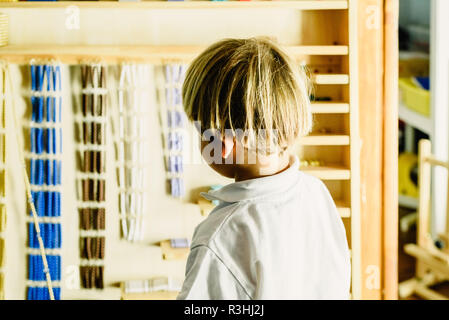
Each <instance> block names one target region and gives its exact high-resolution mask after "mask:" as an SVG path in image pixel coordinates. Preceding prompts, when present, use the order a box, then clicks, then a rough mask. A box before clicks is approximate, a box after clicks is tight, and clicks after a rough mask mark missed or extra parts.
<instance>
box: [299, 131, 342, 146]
mask: <svg viewBox="0 0 449 320" xmlns="http://www.w3.org/2000/svg"><path fill="white" fill-rule="evenodd" d="M300 144H301V145H302V146H348V145H349V144H350V136H349V135H345V134H323V135H320V134H311V135H308V136H305V137H302V138H301V139H300Z"/></svg>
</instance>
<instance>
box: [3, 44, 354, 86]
mask: <svg viewBox="0 0 449 320" xmlns="http://www.w3.org/2000/svg"><path fill="white" fill-rule="evenodd" d="M205 48H206V47H205V46H165V45H164V46H158V45H70V44H28V45H8V46H5V47H0V59H1V60H4V61H7V62H10V63H19V64H21V63H29V62H30V60H31V59H35V60H57V61H60V62H62V63H66V64H79V63H82V62H84V61H92V60H94V61H99V62H100V61H101V62H102V63H112V64H116V63H121V62H129V61H132V62H140V63H163V62H170V61H181V62H190V61H191V60H192V59H194V58H195V56H197V55H198V54H199V53H201V51H203V50H204V49H205ZM286 50H287V51H288V52H289V53H290V54H291V55H292V56H293V57H295V58H297V59H301V57H302V56H304V55H347V54H348V46H344V45H342V46H340V45H338V46H333V45H331V46H286ZM315 78H316V79H317V80H318V81H320V82H323V83H335V82H337V83H339V82H345V81H347V76H345V75H316V77H315Z"/></svg>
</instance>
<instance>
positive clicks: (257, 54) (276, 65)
mask: <svg viewBox="0 0 449 320" xmlns="http://www.w3.org/2000/svg"><path fill="white" fill-rule="evenodd" d="M182 98H183V104H184V108H185V111H186V114H187V116H188V117H189V119H190V120H192V121H196V122H199V124H200V125H201V128H202V129H218V130H219V131H220V132H221V133H222V134H223V135H224V134H225V130H226V129H231V130H233V132H235V130H237V129H241V130H243V131H244V132H246V133H248V132H249V136H250V137H252V136H253V135H254V136H257V134H258V132H260V131H261V130H262V131H264V132H268V134H272V133H273V132H274V133H275V136H276V137H272V136H270V141H273V142H274V144H275V146H276V147H277V148H280V149H281V150H285V149H286V148H287V147H288V146H290V145H291V144H292V143H293V142H294V140H295V139H296V138H297V137H298V136H301V135H306V134H307V133H308V132H309V131H310V130H311V126H312V116H311V111H310V100H309V83H308V78H307V76H306V74H305V72H304V70H303V69H302V68H301V67H300V66H299V65H298V64H296V62H295V61H293V60H292V59H291V58H290V57H289V56H288V54H287V53H286V52H285V51H284V50H283V49H281V48H280V46H278V45H277V44H275V43H274V42H273V41H271V40H269V39H266V38H249V39H224V40H221V41H219V42H217V43H215V44H213V45H211V46H210V47H208V48H207V49H206V50H205V51H204V52H202V53H201V54H200V55H199V56H198V57H197V58H196V59H195V60H194V61H193V62H192V63H191V64H190V66H189V68H188V70H187V72H186V77H185V81H184V84H183V88H182Z"/></svg>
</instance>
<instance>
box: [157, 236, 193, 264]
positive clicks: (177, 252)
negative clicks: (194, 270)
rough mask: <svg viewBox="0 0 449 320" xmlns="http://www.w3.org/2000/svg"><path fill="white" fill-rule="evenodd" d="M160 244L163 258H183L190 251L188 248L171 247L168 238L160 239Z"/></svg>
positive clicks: (185, 257)
mask: <svg viewBox="0 0 449 320" xmlns="http://www.w3.org/2000/svg"><path fill="white" fill-rule="evenodd" d="M160 246H161V251H162V259H164V260H185V259H187V257H188V255H189V251H190V248H172V247H171V245H170V240H164V241H161V242H160Z"/></svg>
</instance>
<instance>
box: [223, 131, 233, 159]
mask: <svg viewBox="0 0 449 320" xmlns="http://www.w3.org/2000/svg"><path fill="white" fill-rule="evenodd" d="M234 145H235V141H234V137H230V136H225V137H223V138H222V139H221V157H222V158H223V159H226V158H227V157H229V155H230V154H231V152H232V150H233V149H234Z"/></svg>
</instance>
